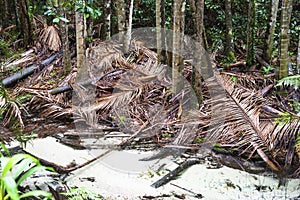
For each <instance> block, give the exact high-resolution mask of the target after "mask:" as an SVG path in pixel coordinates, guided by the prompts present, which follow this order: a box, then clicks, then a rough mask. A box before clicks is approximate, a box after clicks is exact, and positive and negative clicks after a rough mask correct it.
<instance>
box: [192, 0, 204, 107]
mask: <svg viewBox="0 0 300 200" xmlns="http://www.w3.org/2000/svg"><path fill="white" fill-rule="evenodd" d="M190 7H191V11H192V15H193V18H194V23H195V26H196V39H197V40H198V43H197V44H196V45H198V47H196V48H195V52H194V59H195V60H194V61H193V71H192V87H193V90H194V92H195V94H196V96H197V100H198V102H196V103H198V104H199V105H200V103H201V101H202V83H201V72H200V65H201V64H202V58H203V57H202V54H203V52H202V50H204V46H203V45H204V42H203V30H204V24H203V16H204V0H196V2H195V0H190Z"/></svg>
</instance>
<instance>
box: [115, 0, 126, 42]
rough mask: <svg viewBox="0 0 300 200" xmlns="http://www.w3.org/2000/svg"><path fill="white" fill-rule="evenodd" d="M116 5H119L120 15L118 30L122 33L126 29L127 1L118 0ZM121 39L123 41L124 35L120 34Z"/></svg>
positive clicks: (118, 13)
mask: <svg viewBox="0 0 300 200" xmlns="http://www.w3.org/2000/svg"><path fill="white" fill-rule="evenodd" d="M116 7H117V15H118V32H119V33H121V32H123V31H125V22H126V15H125V3H124V0H116ZM119 36H120V38H119V40H120V41H122V42H123V38H121V37H122V36H123V35H121V34H119Z"/></svg>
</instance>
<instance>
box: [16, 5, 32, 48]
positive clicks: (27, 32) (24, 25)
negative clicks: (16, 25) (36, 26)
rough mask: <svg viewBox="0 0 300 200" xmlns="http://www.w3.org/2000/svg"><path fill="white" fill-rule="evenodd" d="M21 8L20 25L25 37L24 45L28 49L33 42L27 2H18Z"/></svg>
mask: <svg viewBox="0 0 300 200" xmlns="http://www.w3.org/2000/svg"><path fill="white" fill-rule="evenodd" d="M18 2H19V5H18V6H17V7H19V8H20V25H21V27H20V28H21V33H22V36H23V44H24V46H25V47H27V46H28V45H29V44H30V43H31V42H32V32H31V22H30V19H29V15H28V4H27V0H20V1H18Z"/></svg>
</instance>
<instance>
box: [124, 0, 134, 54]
mask: <svg viewBox="0 0 300 200" xmlns="http://www.w3.org/2000/svg"><path fill="white" fill-rule="evenodd" d="M133 3H134V0H130V6H129V17H128V28H127V32H126V40H125V45H124V51H125V52H126V53H127V52H128V51H129V47H130V43H131V30H132V17H133Z"/></svg>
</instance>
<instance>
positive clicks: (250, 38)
mask: <svg viewBox="0 0 300 200" xmlns="http://www.w3.org/2000/svg"><path fill="white" fill-rule="evenodd" d="M247 29H248V33H247V64H248V65H252V64H253V63H254V62H255V45H256V37H255V30H256V0H250V2H249V7H248V28H247Z"/></svg>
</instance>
